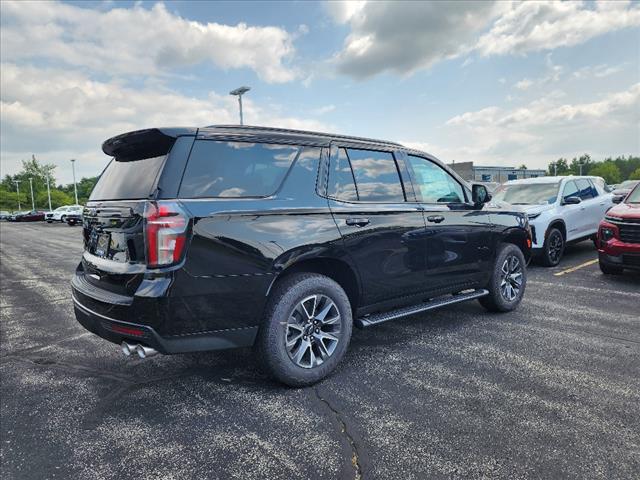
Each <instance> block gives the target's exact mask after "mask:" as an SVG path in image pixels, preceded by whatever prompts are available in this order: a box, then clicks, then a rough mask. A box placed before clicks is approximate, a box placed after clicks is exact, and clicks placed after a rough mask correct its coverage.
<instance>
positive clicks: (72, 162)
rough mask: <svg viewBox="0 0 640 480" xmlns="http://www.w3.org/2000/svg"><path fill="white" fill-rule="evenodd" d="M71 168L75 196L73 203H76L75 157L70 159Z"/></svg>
mask: <svg viewBox="0 0 640 480" xmlns="http://www.w3.org/2000/svg"><path fill="white" fill-rule="evenodd" d="M71 170H73V193H74V195H75V197H76V203H75V205H78V186H77V185H76V159H75V158H72V159H71Z"/></svg>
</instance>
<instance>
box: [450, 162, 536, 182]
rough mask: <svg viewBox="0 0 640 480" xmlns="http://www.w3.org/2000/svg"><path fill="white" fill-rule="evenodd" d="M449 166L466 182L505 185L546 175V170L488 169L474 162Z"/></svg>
mask: <svg viewBox="0 0 640 480" xmlns="http://www.w3.org/2000/svg"><path fill="white" fill-rule="evenodd" d="M449 166H450V167H451V168H452V169H453V170H455V171H456V173H457V174H458V175H460V176H461V177H462V178H464V179H465V180H471V181H476V182H497V183H503V182H506V181H507V180H517V179H520V178H535V177H543V176H544V175H546V170H529V169H526V168H513V167H487V166H484V165H477V166H476V165H474V164H473V162H461V163H450V164H449Z"/></svg>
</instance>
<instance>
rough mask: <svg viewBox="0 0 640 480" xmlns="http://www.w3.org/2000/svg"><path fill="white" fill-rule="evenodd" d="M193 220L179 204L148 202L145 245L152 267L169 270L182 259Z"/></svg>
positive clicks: (145, 216) (148, 261) (148, 260)
mask: <svg viewBox="0 0 640 480" xmlns="http://www.w3.org/2000/svg"><path fill="white" fill-rule="evenodd" d="M188 226H189V219H188V217H187V215H186V214H185V212H184V210H183V209H182V208H180V205H178V203H177V202H147V203H146V205H145V207H144V242H145V246H146V250H147V265H148V266H149V267H165V266H167V265H172V264H174V263H177V262H179V261H180V259H181V258H182V254H183V252H184V247H185V243H186V239H187V227H188Z"/></svg>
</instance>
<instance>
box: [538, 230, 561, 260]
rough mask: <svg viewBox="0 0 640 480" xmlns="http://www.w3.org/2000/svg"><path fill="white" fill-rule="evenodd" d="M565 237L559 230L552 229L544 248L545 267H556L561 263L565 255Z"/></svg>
mask: <svg viewBox="0 0 640 480" xmlns="http://www.w3.org/2000/svg"><path fill="white" fill-rule="evenodd" d="M564 246H565V242H564V235H562V232H561V231H560V230H558V229H557V228H552V229H551V230H549V233H548V234H547V238H546V239H545V241H544V245H543V246H542V253H541V260H542V264H543V265H544V266H545V267H555V266H556V265H558V264H559V263H560V259H561V258H562V254H563V253H564Z"/></svg>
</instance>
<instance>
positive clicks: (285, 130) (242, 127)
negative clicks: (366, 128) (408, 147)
mask: <svg viewBox="0 0 640 480" xmlns="http://www.w3.org/2000/svg"><path fill="white" fill-rule="evenodd" d="M204 128H226V129H237V130H261V131H267V132H278V133H297V134H301V135H312V136H317V137H330V138H340V139H343V140H355V141H359V142H371V143H379V144H384V145H395V146H398V147H402V145H401V144H400V143H397V142H391V141H388V140H377V139H375V138H366V137H354V136H351V135H338V134H335V133H323V132H312V131H309V130H295V129H291V128H278V127H260V126H257V125H207V126H206V127H204Z"/></svg>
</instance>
